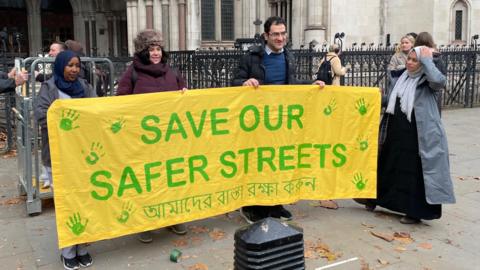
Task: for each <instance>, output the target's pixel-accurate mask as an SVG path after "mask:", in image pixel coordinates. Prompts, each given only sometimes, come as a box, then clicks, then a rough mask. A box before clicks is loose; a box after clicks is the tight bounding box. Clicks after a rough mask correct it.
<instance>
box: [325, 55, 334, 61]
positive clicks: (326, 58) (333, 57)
mask: <svg viewBox="0 0 480 270" xmlns="http://www.w3.org/2000/svg"><path fill="white" fill-rule="evenodd" d="M335 57H336V56H335V55H334V56H332V57H331V58H330V59H328V60H327V61H328V62H330V61H332V59H333V58H335ZM325 59H327V55H325Z"/></svg>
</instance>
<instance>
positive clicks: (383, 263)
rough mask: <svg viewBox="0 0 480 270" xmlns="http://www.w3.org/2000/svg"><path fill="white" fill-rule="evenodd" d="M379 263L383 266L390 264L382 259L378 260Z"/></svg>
mask: <svg viewBox="0 0 480 270" xmlns="http://www.w3.org/2000/svg"><path fill="white" fill-rule="evenodd" d="M377 261H378V262H379V263H380V264H381V265H387V264H390V263H389V262H388V261H386V260H382V259H377Z"/></svg>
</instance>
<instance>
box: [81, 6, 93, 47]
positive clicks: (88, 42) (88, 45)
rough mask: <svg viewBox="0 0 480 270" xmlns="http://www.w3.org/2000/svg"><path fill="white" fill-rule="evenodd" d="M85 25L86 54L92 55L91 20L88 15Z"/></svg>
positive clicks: (85, 18) (85, 17)
mask: <svg viewBox="0 0 480 270" xmlns="http://www.w3.org/2000/svg"><path fill="white" fill-rule="evenodd" d="M83 17H84V20H85V21H84V26H85V53H86V55H88V56H90V55H91V53H92V51H91V46H90V40H91V39H90V21H89V19H88V15H84V16H83Z"/></svg>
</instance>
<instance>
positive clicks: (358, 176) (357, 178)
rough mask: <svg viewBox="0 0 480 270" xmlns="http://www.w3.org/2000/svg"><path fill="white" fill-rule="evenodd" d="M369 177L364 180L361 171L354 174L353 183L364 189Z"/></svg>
mask: <svg viewBox="0 0 480 270" xmlns="http://www.w3.org/2000/svg"><path fill="white" fill-rule="evenodd" d="M367 182H368V179H365V180H363V176H362V174H361V173H357V174H355V175H354V176H353V180H352V183H353V184H355V187H356V188H357V189H358V190H363V189H364V188H365V187H366V186H367Z"/></svg>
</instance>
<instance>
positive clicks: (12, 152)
mask: <svg viewBox="0 0 480 270" xmlns="http://www.w3.org/2000/svg"><path fill="white" fill-rule="evenodd" d="M16 156H17V150H11V151H10V152H8V153H6V154H4V155H3V156H2V158H12V157H16Z"/></svg>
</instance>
